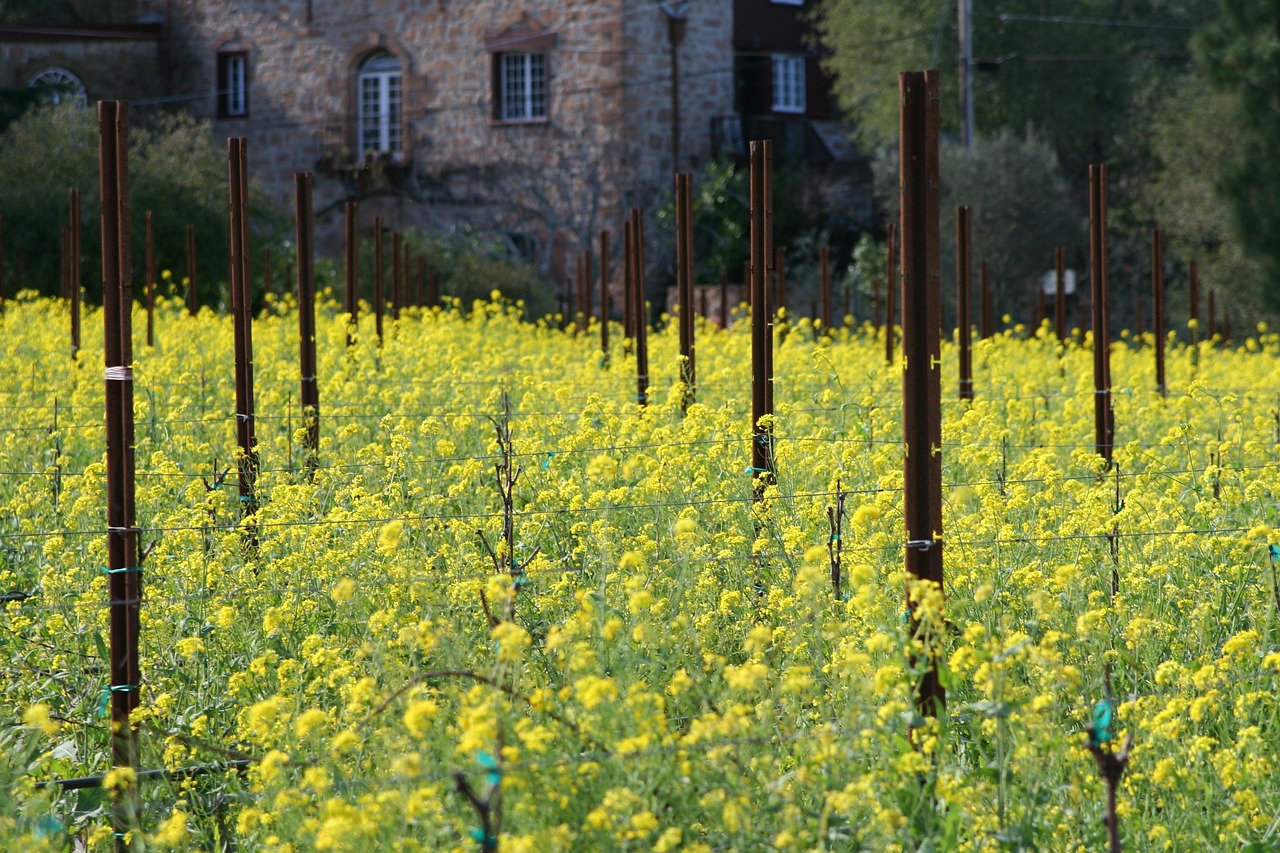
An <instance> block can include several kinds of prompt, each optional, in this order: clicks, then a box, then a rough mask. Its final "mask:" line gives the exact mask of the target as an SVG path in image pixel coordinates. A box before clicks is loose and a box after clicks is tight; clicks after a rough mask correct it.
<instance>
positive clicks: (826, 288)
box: [818, 246, 831, 335]
mask: <svg viewBox="0 0 1280 853" xmlns="http://www.w3.org/2000/svg"><path fill="white" fill-rule="evenodd" d="M818 276H819V280H820V287H821V288H822V332H823V334H826V335H830V334H831V247H830V246H823V247H822V248H821V249H820V250H819V251H818Z"/></svg>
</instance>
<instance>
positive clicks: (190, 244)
mask: <svg viewBox="0 0 1280 853" xmlns="http://www.w3.org/2000/svg"><path fill="white" fill-rule="evenodd" d="M197 310H199V303H198V300H197V298H196V227H195V226H194V225H188V226H187V313H188V314H189V315H191V316H192V317H194V316H196V311H197Z"/></svg>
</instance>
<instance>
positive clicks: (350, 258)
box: [343, 201, 360, 349]
mask: <svg viewBox="0 0 1280 853" xmlns="http://www.w3.org/2000/svg"><path fill="white" fill-rule="evenodd" d="M343 214H344V217H343V221H344V224H345V225H346V250H347V251H346V265H347V292H346V306H345V307H346V310H347V348H348V349H350V348H351V345H352V344H354V343H355V339H356V331H357V329H356V326H357V323H358V322H359V319H360V230H359V221H360V208H359V206H358V205H357V202H354V201H349V202H347V203H346V204H345V205H344V206H343Z"/></svg>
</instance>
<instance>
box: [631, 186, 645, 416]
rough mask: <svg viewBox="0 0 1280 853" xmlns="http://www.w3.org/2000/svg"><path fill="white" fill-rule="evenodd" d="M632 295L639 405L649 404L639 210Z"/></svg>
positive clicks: (634, 212) (634, 219)
mask: <svg viewBox="0 0 1280 853" xmlns="http://www.w3.org/2000/svg"><path fill="white" fill-rule="evenodd" d="M631 243H632V245H631V293H632V297H633V299H634V301H635V305H634V306H633V307H632V316H633V318H634V322H635V324H636V329H635V334H636V337H635V343H636V402H638V403H639V404H640V405H641V406H644V405H647V404H648V402H649V343H648V332H649V317H648V311H646V304H645V302H646V300H645V296H646V294H645V287H644V219H643V214H641V212H640V208H638V207H633V208H631Z"/></svg>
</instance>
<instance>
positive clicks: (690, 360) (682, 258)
mask: <svg viewBox="0 0 1280 853" xmlns="http://www.w3.org/2000/svg"><path fill="white" fill-rule="evenodd" d="M692 196H693V175H691V174H689V173H687V172H682V173H679V174H677V175H676V294H677V297H676V298H677V301H678V302H679V305H680V314H679V323H680V328H679V332H680V379H681V381H682V382H683V383H684V391H683V394H682V395H681V398H680V410H681V411H685V410H686V409H688V406H689V403H691V402H693V401H694V400H695V399H696V394H697V391H696V387H695V381H696V379H695V372H694V371H695V367H694V339H693V334H694V324H693V314H694V307H693V223H692V221H691V220H692V218H693V198H692Z"/></svg>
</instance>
